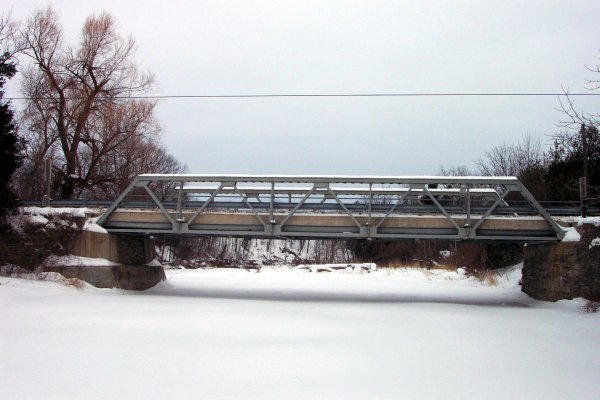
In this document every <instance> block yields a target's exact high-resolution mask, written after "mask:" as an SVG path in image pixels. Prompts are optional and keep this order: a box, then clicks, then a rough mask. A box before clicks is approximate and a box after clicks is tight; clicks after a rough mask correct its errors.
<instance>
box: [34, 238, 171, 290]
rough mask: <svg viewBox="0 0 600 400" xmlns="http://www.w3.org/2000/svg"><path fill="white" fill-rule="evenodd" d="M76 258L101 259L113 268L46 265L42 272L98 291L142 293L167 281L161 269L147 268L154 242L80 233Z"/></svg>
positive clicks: (151, 257)
mask: <svg viewBox="0 0 600 400" xmlns="http://www.w3.org/2000/svg"><path fill="white" fill-rule="evenodd" d="M75 255H77V256H80V257H88V258H104V259H107V260H109V261H112V262H113V263H115V264H113V265H106V266H86V265H67V266H65V265H48V266H46V267H44V270H45V271H53V272H58V273H60V274H62V275H63V276H65V277H67V278H77V279H81V280H83V281H86V282H88V283H90V284H92V285H94V286H96V287H99V288H115V287H116V288H120V289H127V290H145V289H149V288H151V287H153V286H155V285H156V284H157V283H159V282H161V281H163V280H165V279H166V277H165V271H164V269H163V267H162V266H160V265H147V264H148V263H149V262H151V261H152V260H154V258H155V252H154V240H153V239H152V238H149V237H143V236H126V235H115V234H108V233H101V232H90V231H83V232H81V236H80V237H79V239H78V241H77V243H76V246H75Z"/></svg>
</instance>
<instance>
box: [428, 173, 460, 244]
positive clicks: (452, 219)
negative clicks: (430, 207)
mask: <svg viewBox="0 0 600 400" xmlns="http://www.w3.org/2000/svg"><path fill="white" fill-rule="evenodd" d="M423 191H424V192H425V193H426V194H427V196H428V197H429V198H430V199H431V201H433V204H435V206H436V207H437V208H438V209H439V210H440V211H441V212H442V214H444V216H445V217H446V218H447V219H448V221H450V222H451V223H452V225H454V227H455V228H456V230H457V232H458V233H460V232H461V229H460V226H458V224H457V223H456V221H455V220H454V218H452V216H451V215H450V214H448V211H446V209H445V208H444V207H442V205H441V204H440V202H439V201H437V199H436V198H435V197H433V195H432V194H431V192H430V191H429V189H428V188H427V185H423Z"/></svg>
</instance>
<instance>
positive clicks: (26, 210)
mask: <svg viewBox="0 0 600 400" xmlns="http://www.w3.org/2000/svg"><path fill="white" fill-rule="evenodd" d="M22 210H23V214H29V215H43V216H46V217H55V216H61V215H71V216H73V217H85V215H86V213H91V212H92V211H93V210H91V209H89V208H85V207H81V208H76V207H23V208H22Z"/></svg>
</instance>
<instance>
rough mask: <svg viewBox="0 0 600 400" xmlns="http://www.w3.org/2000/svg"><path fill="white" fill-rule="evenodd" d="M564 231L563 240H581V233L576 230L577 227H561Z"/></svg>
mask: <svg viewBox="0 0 600 400" xmlns="http://www.w3.org/2000/svg"><path fill="white" fill-rule="evenodd" d="M563 230H564V231H565V232H566V233H565V237H563V239H562V241H563V242H579V241H580V240H581V235H580V234H579V232H577V229H576V228H574V227H568V228H563Z"/></svg>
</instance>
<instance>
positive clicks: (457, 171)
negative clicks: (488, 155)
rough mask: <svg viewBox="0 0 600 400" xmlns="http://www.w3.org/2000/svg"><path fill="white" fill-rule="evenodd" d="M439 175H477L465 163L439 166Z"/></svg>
mask: <svg viewBox="0 0 600 400" xmlns="http://www.w3.org/2000/svg"><path fill="white" fill-rule="evenodd" d="M439 175H441V176H473V175H477V174H476V173H474V172H473V171H471V169H470V168H469V167H467V166H466V165H457V166H455V167H448V168H446V167H444V166H440V172H439Z"/></svg>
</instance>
